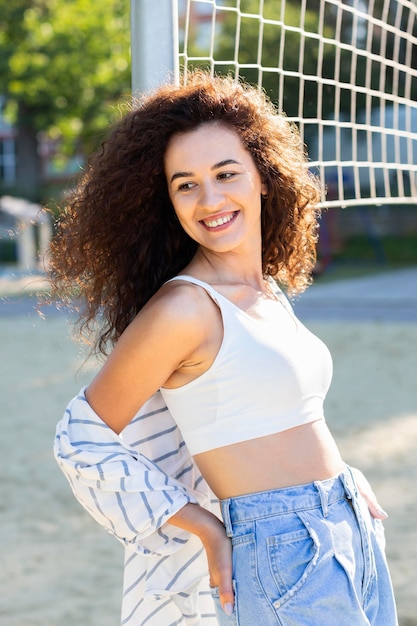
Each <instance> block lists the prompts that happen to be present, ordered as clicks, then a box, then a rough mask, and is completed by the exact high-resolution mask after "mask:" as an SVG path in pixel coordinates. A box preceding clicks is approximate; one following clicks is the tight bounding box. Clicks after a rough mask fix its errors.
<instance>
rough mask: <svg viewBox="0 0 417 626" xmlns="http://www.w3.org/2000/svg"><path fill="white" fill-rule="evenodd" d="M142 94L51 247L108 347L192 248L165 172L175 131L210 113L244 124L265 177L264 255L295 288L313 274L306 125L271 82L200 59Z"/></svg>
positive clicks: (63, 284)
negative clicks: (268, 92) (267, 86)
mask: <svg viewBox="0 0 417 626" xmlns="http://www.w3.org/2000/svg"><path fill="white" fill-rule="evenodd" d="M185 78H186V80H184V84H182V85H180V86H176V85H172V84H168V85H165V86H162V87H160V88H158V89H157V90H156V91H154V92H153V93H151V94H148V95H146V96H144V97H143V98H142V99H141V100H138V101H136V102H134V103H133V105H132V107H131V108H130V110H129V111H128V112H127V114H125V115H124V116H123V118H122V119H121V120H120V121H119V122H118V123H117V124H116V125H115V127H114V128H113V129H112V131H111V132H110V134H109V136H108V138H107V140H106V141H105V142H104V143H103V144H102V146H101V149H100V150H99V151H98V152H97V153H95V154H94V155H92V157H91V158H90V160H89V163H88V167H87V169H86V173H85V175H84V177H83V178H82V180H81V181H80V183H79V184H78V187H77V188H76V189H75V191H74V192H73V194H72V195H71V196H70V197H69V198H68V199H67V201H66V203H65V206H64V207H63V210H62V213H61V215H60V217H59V220H58V222H57V233H56V236H55V237H54V239H53V241H52V245H51V250H50V276H51V284H52V289H53V294H54V297H59V298H60V299H61V300H62V299H64V300H66V301H68V302H69V301H70V300H71V299H73V298H74V293H75V294H76V295H77V296H78V302H80V303H83V304H84V306H82V307H81V308H80V309H79V312H80V322H81V328H82V329H84V330H85V329H87V330H90V331H91V329H92V328H93V327H94V325H95V324H97V320H98V329H96V331H95V333H96V337H95V347H96V349H97V350H98V351H100V352H102V353H103V354H105V353H106V347H107V346H108V344H114V343H115V342H116V341H117V339H118V338H119V337H120V335H121V333H122V332H123V331H124V329H125V328H126V327H127V326H128V324H129V323H130V322H131V321H132V320H133V318H134V317H135V316H136V314H137V313H138V311H140V309H141V308H142V307H143V306H144V304H145V303H146V302H147V301H148V300H149V298H150V297H151V296H152V295H153V294H154V293H155V292H156V291H157V290H158V289H159V288H160V287H161V285H162V284H163V283H164V282H165V281H166V280H168V279H169V278H171V277H173V276H174V275H176V274H178V273H179V272H180V271H181V270H182V269H183V268H184V267H185V266H186V265H187V264H188V263H189V262H190V260H191V259H192V257H193V255H194V254H195V252H196V249H197V244H196V243H195V241H193V240H192V239H191V238H190V237H189V236H188V235H187V234H186V233H185V232H184V231H183V230H182V228H181V226H180V224H179V222H178V220H177V219H176V218H175V213H174V209H173V206H172V204H171V201H170V199H169V196H168V187H167V182H166V179H165V173H164V154H165V150H166V148H167V144H168V142H169V140H170V139H171V137H172V136H173V135H175V134H177V133H184V132H189V131H191V130H193V129H195V128H197V127H198V126H199V125H200V124H202V123H207V122H221V123H223V124H225V125H226V126H227V127H229V128H232V129H234V130H235V131H236V132H237V133H238V135H239V136H240V138H241V141H242V142H243V145H244V146H245V148H246V149H247V150H248V151H249V153H250V154H251V155H252V158H253V159H254V162H255V164H256V166H257V168H258V170H259V172H260V175H261V178H262V180H263V182H264V183H266V185H267V189H268V196H267V198H264V199H262V264H263V272H264V274H265V275H270V276H273V277H274V278H275V279H276V280H277V281H278V282H280V284H282V285H283V286H284V287H285V288H286V289H287V290H288V291H289V292H290V293H291V294H295V293H297V292H301V291H302V290H303V289H304V288H305V287H306V286H307V284H308V283H309V281H310V276H311V272H312V268H313V265H314V261H315V246H316V240H317V218H318V209H317V203H318V201H319V197H320V192H319V185H318V182H317V180H316V179H315V178H314V177H313V176H312V175H311V173H309V171H308V167H307V158H306V155H305V152H304V149H303V146H302V145H301V144H300V138H299V134H298V131H297V128H296V127H295V126H294V125H292V124H290V123H289V122H288V120H287V119H286V118H285V116H284V115H282V114H280V113H278V112H277V111H276V109H275V108H274V106H273V104H272V103H271V102H270V101H269V100H268V98H267V97H266V96H265V94H264V93H263V92H262V91H260V90H258V89H256V88H254V87H251V86H249V85H247V84H242V83H239V82H237V81H235V80H234V79H232V78H231V77H214V78H213V77H211V76H210V75H209V74H208V73H206V72H203V71H201V70H199V71H195V72H192V73H190V74H189V75H187V76H186V77H185Z"/></svg>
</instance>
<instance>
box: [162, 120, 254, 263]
mask: <svg viewBox="0 0 417 626" xmlns="http://www.w3.org/2000/svg"><path fill="white" fill-rule="evenodd" d="M164 164H165V175H166V178H167V184H168V190H169V196H170V199H171V202H172V204H173V206H174V210H175V213H176V215H177V217H178V220H179V222H180V224H181V226H182V227H183V229H184V230H185V232H186V233H187V234H188V235H189V236H190V237H192V239H194V240H195V241H196V242H197V243H198V244H200V245H201V246H203V247H204V248H207V249H209V250H214V251H216V252H226V251H229V250H235V249H236V248H238V247H239V246H242V245H245V246H247V245H248V243H249V242H251V241H252V240H253V241H254V242H256V244H257V245H259V243H260V238H261V194H262V193H265V191H266V189H265V186H264V185H263V184H262V181H261V177H260V174H259V172H258V170H257V168H256V166H255V163H254V161H253V159H252V156H251V155H250V154H249V152H248V151H247V150H246V149H245V148H244V146H243V144H242V142H241V140H240V137H239V135H238V134H237V133H236V132H235V131H234V130H233V129H231V128H229V127H227V126H225V125H223V124H221V123H218V122H212V123H206V124H202V125H201V126H199V127H198V128H196V129H195V130H193V131H190V132H187V133H183V134H178V135H174V136H173V137H172V139H171V140H170V142H169V144H168V147H167V150H166V152H165V158H164Z"/></svg>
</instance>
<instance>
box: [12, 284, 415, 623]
mask: <svg viewBox="0 0 417 626" xmlns="http://www.w3.org/2000/svg"><path fill="white" fill-rule="evenodd" d="M0 296H1V284H0ZM0 309H1V307H0ZM23 309H24V307H23ZM23 309H22V310H20V309H19V307H17V308H16V310H15V311H14V310H13V311H12V310H11V309H9V310H8V313H7V314H3V315H1V319H0V345H1V372H2V374H1V377H0V398H1V404H0V411H1V425H2V436H1V438H0V464H1V477H2V480H1V483H0V494H1V497H0V554H1V567H0V589H1V594H0V625H1V626H58V625H62V624H65V626H98V625H100V626H117V624H118V623H119V606H120V594H121V577H122V547H121V546H119V544H118V543H117V542H116V540H114V539H113V538H112V537H110V536H109V535H107V534H106V533H105V532H104V531H103V530H102V529H101V528H99V527H98V526H97V525H96V523H95V522H94V521H93V520H91V519H90V518H89V517H88V515H87V514H86V513H85V512H84V511H83V510H82V509H81V507H80V505H79V504H78V503H77V502H76V501H75V499H74V498H73V496H72V494H71V492H70V490H69V487H68V485H67V483H66V481H65V479H64V477H63V476H62V475H61V473H60V471H59V470H58V467H57V466H56V464H55V461H54V460H53V457H52V440H53V437H54V431H55V424H56V422H57V421H58V419H60V416H61V414H62V412H63V410H64V408H65V406H66V404H67V402H68V400H69V399H70V398H71V397H72V396H73V395H75V393H77V391H78V390H79V388H80V387H81V386H82V385H83V384H85V383H86V382H87V381H88V380H89V379H90V378H91V377H92V375H93V372H94V365H91V364H90V365H83V357H82V354H81V353H80V351H79V348H78V346H77V345H75V344H74V343H72V342H71V341H70V337H69V330H68V325H67V323H66V321H65V319H64V317H63V316H59V315H47V318H46V320H41V319H39V318H38V317H37V315H36V314H35V313H32V314H30V315H28V314H27V313H26V312H24V310H23ZM0 313H1V311H0ZM307 325H308V326H309V327H310V328H311V329H312V330H313V331H314V332H316V333H317V334H318V335H319V336H320V337H321V338H322V339H323V340H324V341H325V342H326V343H327V344H328V346H329V348H330V350H331V352H332V354H333V358H334V379H333V385H332V388H331V391H330V393H329V395H328V398H327V401H326V414H327V420H328V422H329V424H330V426H331V428H332V430H333V432H334V434H335V436H336V439H337V441H338V443H339V445H340V447H341V449H342V452H343V453H344V456H345V459H346V460H347V461H348V462H349V463H351V464H354V465H357V466H358V467H360V468H361V469H363V470H364V471H365V473H366V474H367V476H368V478H369V479H370V481H371V482H372V484H373V486H374V489H375V491H376V493H377V494H378V497H379V500H380V502H381V504H382V506H383V507H384V508H385V509H386V510H387V511H388V512H389V514H390V517H389V519H388V520H387V522H386V524H385V526H386V535H387V554H388V559H389V562H390V567H391V571H392V576H393V582H394V586H395V591H396V595H397V603H398V610H399V615H400V624H401V626H412V625H413V626H414V625H417V610H416V608H415V593H416V588H417V524H416V520H417V498H416V484H417V376H416V371H417V368H416V360H417V357H416V346H417V324H416V323H415V322H393V321H381V320H380V321H364V320H362V321H346V320H344V321H342V322H341V321H320V320H314V321H312V322H310V323H308V324H307ZM161 626H163V625H162V624H161ZM312 626H313V625H312ZM335 626H336V624H335ZM352 626H355V625H352ZM381 626H383V625H382V624H381Z"/></svg>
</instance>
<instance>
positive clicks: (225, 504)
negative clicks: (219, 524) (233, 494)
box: [220, 498, 232, 537]
mask: <svg viewBox="0 0 417 626" xmlns="http://www.w3.org/2000/svg"><path fill="white" fill-rule="evenodd" d="M220 505H221V510H222V517H223V523H224V526H225V528H226V535H227V536H228V537H231V536H232V522H231V519H230V509H229V507H230V498H228V499H227V500H221V501H220Z"/></svg>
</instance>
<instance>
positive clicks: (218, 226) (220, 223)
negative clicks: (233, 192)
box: [200, 211, 239, 231]
mask: <svg viewBox="0 0 417 626" xmlns="http://www.w3.org/2000/svg"><path fill="white" fill-rule="evenodd" d="M238 214H239V211H233V213H227V214H226V215H220V216H218V217H210V218H209V219H204V220H200V222H201V224H202V225H203V226H204V227H205V228H207V230H211V231H213V230H215V231H219V230H224V228H227V226H228V225H229V224H230V223H231V222H233V221H234V220H235V219H236V217H237V216H238Z"/></svg>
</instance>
